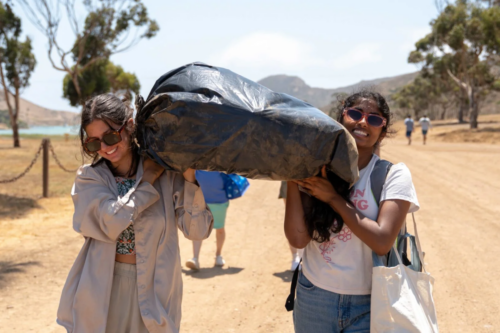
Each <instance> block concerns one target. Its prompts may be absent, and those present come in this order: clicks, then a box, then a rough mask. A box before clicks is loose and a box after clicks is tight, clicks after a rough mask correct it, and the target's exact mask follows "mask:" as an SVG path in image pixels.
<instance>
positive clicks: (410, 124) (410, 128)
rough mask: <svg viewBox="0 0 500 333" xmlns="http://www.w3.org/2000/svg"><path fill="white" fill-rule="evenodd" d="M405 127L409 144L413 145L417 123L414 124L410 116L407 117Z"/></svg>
mask: <svg viewBox="0 0 500 333" xmlns="http://www.w3.org/2000/svg"><path fill="white" fill-rule="evenodd" d="M405 126H406V137H407V138H408V144H409V145H411V134H412V133H413V130H414V126H415V123H414V122H413V119H411V116H410V115H408V116H406V119H405Z"/></svg>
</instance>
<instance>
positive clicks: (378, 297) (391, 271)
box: [370, 214, 438, 333]
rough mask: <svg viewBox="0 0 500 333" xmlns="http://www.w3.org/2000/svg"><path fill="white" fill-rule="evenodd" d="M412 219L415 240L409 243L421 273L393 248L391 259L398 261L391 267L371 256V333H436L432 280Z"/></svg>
mask: <svg viewBox="0 0 500 333" xmlns="http://www.w3.org/2000/svg"><path fill="white" fill-rule="evenodd" d="M412 217H413V225H414V228H415V229H414V230H415V237H414V238H413V237H411V238H408V240H409V241H410V242H414V243H415V244H412V245H415V246H411V248H413V249H415V248H416V249H417V251H418V253H417V255H418V258H419V260H420V261H421V263H422V269H423V272H417V271H414V270H412V269H411V268H410V267H407V266H405V265H403V262H402V260H401V255H400V253H399V251H398V250H397V249H396V248H394V247H393V248H392V249H391V256H393V255H394V256H395V257H396V258H397V261H398V264H397V265H396V266H394V267H386V266H385V264H384V263H383V259H382V257H380V256H377V255H376V254H375V253H373V277H372V298H371V319H370V320H371V323H370V332H375V333H379V332H380V333H381V332H384V333H385V332H412V333H413V332H424V333H427V332H429V333H437V332H438V325H437V318H436V309H435V307H434V299H433V298H432V288H433V284H434V278H433V277H432V276H431V275H430V274H429V273H427V272H426V270H425V264H424V260H423V254H422V248H421V247H420V241H419V238H418V232H417V224H416V223H415V216H413V214H412ZM412 257H414V256H412Z"/></svg>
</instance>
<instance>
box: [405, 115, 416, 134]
mask: <svg viewBox="0 0 500 333" xmlns="http://www.w3.org/2000/svg"><path fill="white" fill-rule="evenodd" d="M405 125H406V131H407V132H409V131H413V125H414V122H413V119H411V118H406V119H405Z"/></svg>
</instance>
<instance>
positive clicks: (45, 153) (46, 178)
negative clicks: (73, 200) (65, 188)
mask: <svg viewBox="0 0 500 333" xmlns="http://www.w3.org/2000/svg"><path fill="white" fill-rule="evenodd" d="M42 144H43V197H44V198H48V197H49V144H50V139H49V138H45V139H43V143H42Z"/></svg>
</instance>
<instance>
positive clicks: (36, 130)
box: [0, 126, 80, 135]
mask: <svg viewBox="0 0 500 333" xmlns="http://www.w3.org/2000/svg"><path fill="white" fill-rule="evenodd" d="M79 129H80V126H33V127H30V128H22V129H20V130H19V133H20V134H46V135H64V134H66V133H68V134H70V135H77V134H78V130H79ZM2 134H7V135H12V130H11V129H6V130H0V135H2Z"/></svg>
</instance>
